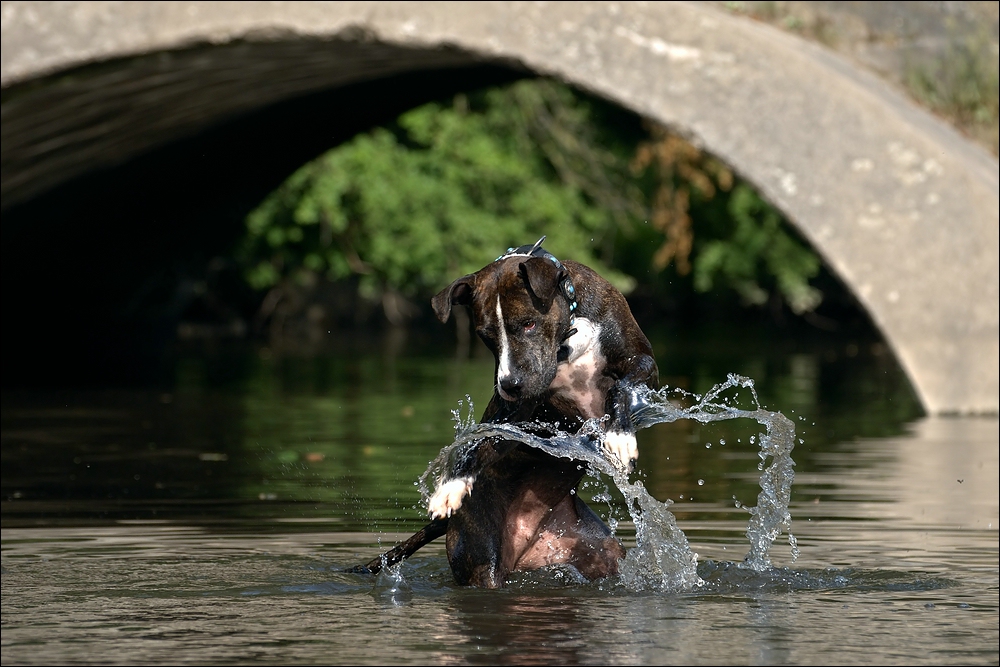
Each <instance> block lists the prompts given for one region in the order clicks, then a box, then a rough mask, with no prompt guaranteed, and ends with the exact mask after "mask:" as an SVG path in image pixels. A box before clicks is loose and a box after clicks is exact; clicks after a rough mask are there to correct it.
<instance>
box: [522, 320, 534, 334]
mask: <svg viewBox="0 0 1000 667" xmlns="http://www.w3.org/2000/svg"><path fill="white" fill-rule="evenodd" d="M534 328H535V323H534V322H525V323H524V330H525V332H528V331H533V330H534Z"/></svg>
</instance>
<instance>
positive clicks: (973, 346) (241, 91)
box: [0, 2, 1000, 413]
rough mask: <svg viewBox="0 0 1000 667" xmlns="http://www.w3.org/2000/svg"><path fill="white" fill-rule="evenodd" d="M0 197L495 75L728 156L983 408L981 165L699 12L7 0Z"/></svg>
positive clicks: (8, 202) (878, 85) (882, 95)
mask: <svg viewBox="0 0 1000 667" xmlns="http://www.w3.org/2000/svg"><path fill="white" fill-rule="evenodd" d="M2 12H3V14H2V16H3V23H2V67H0V71H2V86H3V102H2V196H3V207H4V208H5V209H6V208H9V207H10V206H12V205H16V204H18V203H21V202H24V201H28V200H30V199H32V198H34V197H37V196H39V195H41V194H43V193H44V192H46V191H47V190H49V189H51V188H53V187H55V186H57V185H59V184H60V183H63V182H65V181H67V180H69V179H72V178H74V177H77V176H79V175H81V174H84V173H86V172H88V171H90V170H95V169H99V168H103V167H106V166H109V165H113V164H119V163H122V162H125V161H127V160H129V159H131V158H133V157H136V156H138V155H140V154H142V153H144V152H146V151H149V150H151V149H153V148H156V147H157V146H161V145H164V144H166V143H169V142H171V141H174V140H178V139H181V138H184V137H186V136H190V135H192V134H194V133H196V132H198V131H200V130H202V129H204V128H205V127H207V126H209V125H213V124H218V123H220V122H225V121H226V119H230V118H235V117H238V116H239V115H240V114H243V113H246V112H248V111H252V110H254V109H258V108H262V107H264V106H266V105H269V104H273V103H276V102H281V101H283V100H287V99H290V98H294V97H296V96H300V95H305V94H309V93H314V92H317V91H321V90H327V89H331V88H337V87H341V86H345V85H348V84H354V83H358V82H363V81H368V80H374V79H378V78H382V77H387V76H391V75H395V74H400V73H405V72H411V71H418V70H435V69H446V68H468V67H471V66H478V65H483V64H499V65H502V66H505V67H509V68H512V69H514V70H519V71H525V72H534V73H539V74H543V75H549V76H554V77H558V78H560V79H562V80H565V81H567V82H569V83H571V84H573V85H575V86H578V87H580V88H582V89H585V90H588V91H590V92H592V93H595V94H597V95H600V96H602V97H605V98H607V99H609V100H612V101H614V102H616V103H618V104H620V105H622V106H623V107H626V108H629V109H631V110H633V111H635V112H637V113H639V114H642V115H644V116H647V117H650V118H653V119H655V120H657V121H659V122H661V123H664V124H666V125H668V126H670V127H672V128H674V129H676V130H678V131H680V132H681V133H683V134H684V135H685V136H687V137H689V138H690V139H691V140H692V141H694V142H695V143H696V144H698V145H700V146H702V147H704V148H705V149H706V150H708V151H710V152H712V153H713V154H715V155H717V156H718V157H720V158H721V159H723V160H725V161H726V162H727V163H729V164H730V165H732V166H733V167H734V168H735V169H736V170H737V171H738V172H739V173H740V174H741V175H742V176H743V177H745V178H746V179H747V180H749V181H750V182H752V183H754V184H755V185H756V186H757V187H758V188H759V190H760V191H761V192H762V193H763V194H764V195H765V196H766V197H768V198H769V199H770V200H771V201H772V202H773V203H774V204H775V205H777V206H778V207H779V208H780V209H781V210H782V211H783V212H784V213H785V214H786V215H787V217H788V218H789V219H790V220H791V221H792V222H793V223H794V224H795V225H797V227H798V228H799V230H800V231H801V233H802V234H803V236H804V237H805V238H806V239H808V240H809V241H810V242H811V243H812V244H813V246H814V247H815V248H816V249H817V250H818V251H819V252H820V253H821V254H822V256H823V258H824V259H825V261H826V262H827V264H828V265H829V266H830V267H831V268H832V270H833V271H834V272H835V273H836V274H837V275H838V276H839V277H840V278H841V279H842V280H843V281H844V283H845V284H846V285H847V286H848V288H849V289H851V290H852V291H853V293H854V294H855V296H856V297H857V298H858V300H859V301H860V302H861V304H862V305H863V306H864V307H865V308H866V309H867V311H868V312H869V314H870V315H871V317H872V319H873V321H874V322H875V323H876V325H877V326H878V327H879V328H880V329H881V331H882V332H883V334H884V335H885V337H886V339H887V341H888V342H889V344H890V345H891V346H892V348H893V350H894V352H895V353H896V355H897V357H898V359H899V360H900V362H901V363H902V365H903V367H904V368H905V370H906V371H907V373H908V375H909V377H910V379H911V381H912V383H913V385H914V387H915V389H916V391H917V393H918V395H919V397H920V398H921V400H922V402H923V405H924V407H925V408H926V409H927V410H928V411H929V412H931V413H949V412H952V413H996V412H997V411H998V409H1000V294H998V283H1000V270H998V264H1000V262H998V257H1000V235H998V230H1000V210H998V209H1000V205H998V201H1000V199H998V165H997V161H996V159H994V158H993V157H992V156H990V155H989V154H988V153H986V152H985V151H983V150H982V149H980V148H978V147H977V146H975V145H973V144H971V143H970V142H968V141H967V140H965V139H964V138H963V137H961V136H960V135H958V134H957V133H956V132H955V131H953V130H952V129H951V128H950V127H948V126H946V125H945V124H943V123H942V122H940V121H938V120H937V119H935V118H934V117H932V116H930V115H929V114H927V113H925V112H924V111H922V110H921V109H919V108H917V107H916V106H914V105H913V104H912V103H911V102H909V101H908V100H907V99H905V98H904V97H902V96H901V95H900V94H898V93H897V92H895V91H894V90H892V89H891V88H890V87H889V86H888V85H887V84H886V83H884V82H883V81H881V80H879V79H877V78H875V77H873V76H871V75H869V74H867V73H866V72H863V71H861V70H859V69H858V68H856V67H854V66H853V65H851V64H849V63H847V62H846V61H844V60H843V59H841V58H839V57H838V56H836V55H834V54H832V53H830V52H828V51H826V50H824V49H823V48H821V47H818V46H816V45H813V44H810V43H806V42H803V41H802V40H799V39H797V38H795V37H793V36H790V35H787V34H784V33H781V32H778V31H776V30H774V29H771V28H769V27H767V26H764V25H760V24H757V23H754V22H752V21H750V20H748V19H745V18H741V17H737V16H732V15H729V14H727V13H724V12H721V11H718V10H717V9H715V8H713V7H712V6H710V5H707V4H702V3H604V2H593V3H587V2H584V3H521V2H494V3H461V2H459V3H454V2H440V3H439V2H423V3H404V2H339V3H309V2H303V3H297V2H291V3H269V2H245V3H199V2H162V3H161V2H124V3H105V2H80V3H76V2H69V3H37V2H4V3H3V10H2Z"/></svg>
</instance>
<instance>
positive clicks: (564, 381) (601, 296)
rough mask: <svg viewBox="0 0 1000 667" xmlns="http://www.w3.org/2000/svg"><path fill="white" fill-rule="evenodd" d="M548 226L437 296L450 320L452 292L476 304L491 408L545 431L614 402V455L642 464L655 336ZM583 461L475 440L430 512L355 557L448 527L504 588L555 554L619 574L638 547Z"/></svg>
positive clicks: (382, 560) (374, 567)
mask: <svg viewBox="0 0 1000 667" xmlns="http://www.w3.org/2000/svg"><path fill="white" fill-rule="evenodd" d="M544 239H545V237H542V238H541V239H539V241H538V243H536V244H535V245H533V246H521V247H520V248H512V249H510V250H508V251H507V253H506V254H504V255H502V256H500V257H499V258H497V259H496V260H495V261H494V262H492V263H491V264H489V265H487V266H486V267H484V268H482V269H480V270H479V271H477V272H476V273H473V274H470V275H467V276H463V277H461V278H459V279H458V280H456V281H455V282H453V283H452V284H451V285H449V286H448V287H446V288H445V289H444V290H442V291H441V292H440V293H438V294H437V295H436V296H435V297H434V298H433V299H432V300H431V304H432V306H433V308H434V312H435V314H436V315H437V317H438V319H439V320H441V321H442V322H446V321H447V320H448V318H449V317H450V315H451V310H452V307H453V306H456V305H460V306H466V307H468V308H469V310H470V311H471V312H472V318H473V323H474V325H475V329H476V333H477V334H478V335H479V337H480V338H481V339H482V341H483V342H484V343H485V344H486V346H487V347H488V348H489V349H490V351H491V352H492V353H493V356H494V358H495V360H496V370H495V376H494V379H495V385H494V395H493V398H492V399H491V401H490V403H489V405H488V406H487V407H486V410H485V412H484V413H483V417H482V420H481V421H482V422H492V423H498V422H510V423H523V422H532V423H534V424H536V425H537V426H536V427H535V428H536V429H537V430H538V434H539V435H543V436H544V435H546V433H545V431H544V429H545V428H546V426H545V425H552V427H553V428H555V427H554V425H555V424H557V423H558V424H559V425H560V426H559V428H560V429H561V430H563V431H571V432H575V431H576V430H579V428H580V426H581V425H582V424H583V422H584V421H585V420H587V419H592V418H598V419H600V418H603V417H605V416H607V417H608V419H607V421H606V422H605V429H606V432H605V433H604V434H603V440H602V446H603V448H604V452H605V455H606V457H607V458H608V459H610V460H611V461H612V462H614V463H615V464H616V465H618V466H619V467H621V468H623V469H624V470H630V469H631V467H632V465H633V463H634V461H635V459H636V458H637V457H638V449H637V447H636V439H635V429H634V427H633V425H632V419H631V414H632V411H633V409H634V408H635V407H636V406H635V405H634V403H635V401H636V400H637V399H636V393H635V391H634V390H635V388H637V387H639V386H646V387H650V388H653V389H656V388H657V368H656V362H655V361H654V359H653V356H652V348H651V346H650V344H649V341H648V340H647V339H646V336H645V335H644V334H643V333H642V330H641V329H640V328H639V325H638V324H637V323H636V321H635V318H634V317H633V316H632V312H631V310H630V309H629V307H628V303H627V302H626V301H625V297H624V296H622V294H621V292H619V291H618V290H617V289H615V288H614V287H613V286H612V285H611V284H610V283H608V282H607V281H606V280H604V279H603V278H601V277H600V276H599V275H598V274H597V273H596V272H595V271H593V270H592V269H590V268H588V267H587V266H585V265H583V264H580V263H578V262H570V261H567V262H560V261H559V260H558V259H556V258H555V257H554V256H552V255H551V254H550V253H548V252H546V251H545V250H544V249H543V248H542V247H541V243H542V241H544ZM550 433H551V432H550ZM584 471H585V466H584V465H581V462H579V461H572V460H569V459H563V458H558V457H554V456H551V455H550V454H547V453H545V452H543V451H541V450H539V449H536V448H533V447H529V446H527V445H525V444H523V443H520V442H517V441H508V440H500V439H495V438H491V439H486V440H484V441H482V442H480V443H477V444H476V445H475V446H474V447H468V448H463V450H461V451H459V452H458V453H457V455H455V456H453V457H452V460H451V461H449V465H448V469H447V470H446V471H445V473H444V475H443V477H442V479H440V480H438V486H437V488H436V489H435V491H434V493H433V494H432V495H431V498H430V500H429V502H428V512H429V513H430V515H431V519H432V521H431V523H429V524H428V525H427V526H425V527H424V528H423V529H421V530H420V531H418V532H417V533H416V534H415V535H414V536H413V537H411V538H410V539H408V540H406V541H405V542H403V543H402V544H400V545H399V546H397V547H396V548H394V549H392V550H390V551H389V552H387V553H385V554H383V555H382V556H380V557H379V558H377V559H375V560H373V561H371V562H370V563H368V564H367V565H366V566H362V567H359V568H356V570H357V571H367V572H377V571H378V570H379V569H381V568H382V567H384V566H385V565H388V564H392V563H395V562H398V561H399V560H402V559H404V558H407V557H408V556H410V555H411V554H412V553H413V552H415V551H416V550H417V549H419V548H420V547H421V546H423V545H424V544H426V543H427V542H430V541H431V540H433V539H436V538H437V537H440V536H441V535H446V538H445V539H446V549H447V554H448V562H449V563H450V565H451V568H452V572H453V573H454V574H455V579H456V581H457V582H458V583H459V584H461V585H473V586H480V587H484V588H497V587H501V586H503V585H504V582H505V580H506V578H507V576H508V575H509V574H510V573H511V572H514V571H528V570H535V569H538V568H541V567H545V566H547V565H555V564H566V565H572V566H573V567H575V568H576V569H577V570H578V571H579V572H580V574H581V575H583V576H584V577H585V578H587V579H590V580H594V579H598V578H602V577H607V576H610V575H614V574H617V572H618V561H619V559H621V558H623V557H624V556H625V550H624V548H623V547H622V546H621V544H620V543H619V542H618V541H617V540H616V539H615V538H614V536H613V535H612V533H611V530H610V529H609V528H608V526H607V525H606V524H605V523H604V522H603V521H602V520H601V518H600V517H599V516H597V514H595V513H594V512H593V510H591V509H590V508H589V507H588V506H587V505H586V503H584V502H583V501H582V500H581V499H580V497H579V495H578V494H577V493H576V488H577V485H578V484H579V482H580V480H581V479H582V477H583V474H584Z"/></svg>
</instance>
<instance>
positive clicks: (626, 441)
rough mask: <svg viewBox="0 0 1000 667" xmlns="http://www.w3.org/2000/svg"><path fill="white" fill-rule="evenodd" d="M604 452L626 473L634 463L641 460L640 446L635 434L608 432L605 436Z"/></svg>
mask: <svg viewBox="0 0 1000 667" xmlns="http://www.w3.org/2000/svg"><path fill="white" fill-rule="evenodd" d="M604 452H605V453H606V454H607V456H608V458H610V459H611V461H612V462H613V463H615V465H617V466H618V467H619V468H621V469H622V470H625V471H626V472H628V471H630V470H631V469H632V464H633V462H634V461H635V460H636V459H637V458H639V445H638V444H637V443H636V441H635V434H634V433H619V432H617V431H608V432H607V433H606V434H605V435H604Z"/></svg>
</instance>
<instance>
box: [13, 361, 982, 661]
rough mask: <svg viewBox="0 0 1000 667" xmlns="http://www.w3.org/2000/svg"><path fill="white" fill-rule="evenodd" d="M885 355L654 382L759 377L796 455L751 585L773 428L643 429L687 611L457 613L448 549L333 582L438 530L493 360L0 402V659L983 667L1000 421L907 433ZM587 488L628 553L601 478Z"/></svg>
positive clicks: (260, 375) (277, 364) (226, 370)
mask: <svg viewBox="0 0 1000 667" xmlns="http://www.w3.org/2000/svg"><path fill="white" fill-rule="evenodd" d="M886 357H887V355H886V354H885V353H884V352H880V349H879V348H878V347H877V346H873V347H868V346H864V345H862V346H860V348H859V346H855V347H854V348H853V349H852V348H850V347H848V348H845V349H833V348H829V349H820V350H811V349H807V350H784V351H782V352H776V353H772V354H756V355H753V354H751V355H747V354H742V355H734V356H732V357H726V356H725V355H721V354H720V355H716V356H714V357H713V356H711V355H690V357H684V358H671V357H670V356H669V355H668V354H666V353H664V355H662V356H661V357H660V358H659V359H658V361H659V363H660V367H661V372H662V378H661V379H662V380H663V381H664V382H666V383H667V384H670V385H672V386H678V387H683V388H684V389H685V390H686V391H689V392H692V393H693V394H698V393H703V392H706V391H708V390H709V389H710V388H711V387H712V386H713V385H715V384H717V383H720V382H723V381H724V380H725V379H726V377H727V374H728V373H739V374H741V375H743V376H746V377H749V378H753V379H754V381H755V383H756V388H757V391H758V392H759V395H760V402H761V405H762V406H764V407H766V408H768V409H770V410H775V411H780V412H781V413H782V414H784V415H785V416H786V417H788V418H789V419H790V420H792V422H793V423H794V424H795V426H796V431H797V432H796V440H797V442H796V445H795V449H794V450H793V451H792V454H791V456H792V458H793V459H794V462H795V473H794V474H795V479H794V484H793V485H792V489H791V502H790V505H789V510H790V515H791V524H790V526H789V527H788V531H787V532H790V533H792V534H793V535H794V537H795V539H796V540H797V545H798V556H797V558H795V557H794V555H793V549H792V547H791V545H790V544H789V542H788V535H787V534H786V533H783V534H782V535H780V536H779V537H778V539H777V540H776V541H775V542H774V544H773V545H772V546H771V549H770V552H769V554H768V555H769V558H770V561H771V563H772V565H773V567H771V568H770V569H766V570H764V571H762V572H758V571H754V570H753V569H749V568H745V567H742V566H741V563H742V560H743V558H744V556H745V555H746V554H747V552H748V549H749V540H748V537H747V535H746V532H747V527H748V522H749V519H750V514H749V513H748V511H747V510H746V507H747V506H751V507H752V506H753V505H754V504H755V503H756V502H757V500H756V499H757V494H758V493H759V492H760V487H759V481H760V477H761V470H759V469H758V463H760V462H761V460H760V458H759V457H758V451H759V448H758V447H757V446H756V441H754V442H752V441H751V439H755V438H757V437H759V433H760V431H761V427H760V425H759V424H757V423H756V422H753V420H748V419H743V420H739V419H737V420H730V421H726V422H720V423H712V424H701V423H698V422H695V421H693V420H680V421H677V422H673V423H664V424H658V425H656V426H652V427H650V428H648V429H646V430H644V431H642V432H641V433H640V437H639V443H640V459H639V471H638V472H637V473H636V474H634V475H633V476H632V481H633V482H641V483H642V485H643V487H644V488H645V489H646V490H647V491H648V492H649V493H650V494H651V495H652V496H653V497H655V498H657V499H659V500H661V501H667V500H670V501H673V504H672V505H670V506H669V509H670V511H671V512H672V513H673V515H674V516H675V517H676V521H677V525H678V526H679V527H680V529H681V530H682V531H683V533H684V535H685V536H686V538H687V540H688V542H689V544H690V549H691V550H692V552H695V553H697V574H698V576H699V577H700V579H701V580H702V581H703V582H704V583H703V584H702V585H700V586H697V587H695V588H692V589H678V590H638V591H637V590H635V589H634V587H629V586H626V585H623V582H621V581H614V580H609V581H604V582H596V583H580V582H579V581H577V580H576V579H575V578H574V577H573V575H572V573H570V572H566V571H560V570H555V571H549V572H540V573H531V574H521V575H518V576H517V577H515V578H514V579H513V580H512V581H511V582H510V585H509V586H508V588H506V589H504V590H500V591H481V590H475V589H466V588H461V587H459V586H456V585H455V584H454V582H453V580H452V577H451V572H450V570H449V569H448V564H447V561H446V559H445V555H444V546H443V544H438V543H432V544H431V545H429V546H427V547H425V548H424V549H423V550H421V551H420V552H418V554H417V555H416V556H414V557H413V558H412V559H411V560H409V561H407V562H405V563H403V564H402V566H401V568H399V570H398V571H390V572H386V573H383V574H382V575H380V576H379V577H377V578H375V577H369V576H363V575H356V574H349V573H346V572H344V571H343V570H344V569H345V568H347V567H350V566H352V565H355V564H357V563H360V562H364V561H367V560H368V559H370V558H372V557H373V556H374V555H376V554H377V553H379V551H380V550H382V549H384V548H387V547H389V546H392V545H394V544H395V543H396V541H398V540H400V539H402V538H405V537H407V536H408V535H409V534H410V533H411V532H412V531H413V530H415V529H416V528H419V527H420V526H421V525H423V515H422V512H421V509H420V507H419V503H420V493H419V489H418V487H417V486H416V485H415V483H416V482H417V481H418V479H419V478H420V476H421V474H422V473H424V471H425V470H426V469H427V466H428V463H429V462H430V461H431V460H433V459H434V457H435V456H436V455H437V454H438V452H439V451H440V450H441V448H442V447H444V446H445V445H447V444H449V443H450V442H451V440H452V438H453V436H454V422H453V420H452V414H451V412H452V410H454V409H455V408H456V407H457V402H458V400H460V399H462V398H463V397H464V396H465V394H471V395H472V396H473V399H474V401H475V403H476V405H477V406H483V407H484V406H485V405H486V400H487V398H488V390H489V381H490V374H491V373H492V360H490V359H481V358H474V359H472V360H468V361H462V362H457V361H456V360H455V359H453V358H451V357H449V356H444V357H441V356H420V355H408V354H402V353H401V354H395V355H394V354H385V353H380V354H369V353H358V354H353V355H346V356H336V355H335V356H328V357H321V358H311V359H302V360H298V361H296V360H294V359H287V358H286V359H284V360H278V358H277V357H268V355H266V354H265V355H260V354H254V355H252V356H251V357H249V359H250V361H249V362H248V361H247V360H246V359H245V358H241V359H242V361H241V362H240V363H238V364H233V363H231V361H232V360H229V361H225V360H220V359H218V358H216V357H213V356H211V355H208V356H206V355H200V356H189V357H185V358H182V359H181V360H180V361H178V363H177V365H176V368H175V370H174V372H173V375H172V378H171V380H170V381H169V382H167V383H163V384H162V385H158V386H156V387H155V388H142V389H134V388H132V389H114V390H109V389H101V390H66V391H53V390H45V391H34V392H29V391H5V392H4V393H3V413H2V418H3V429H2V438H3V443H2V444H3V462H2V463H3V465H2V495H3V504H2V508H3V531H2V532H3V535H2V659H3V664H4V665H8V664H53V663H79V662H99V663H128V664H136V663H161V664H162V663H185V662H197V663H210V662H226V663H234V662H235V663H250V662H260V663H269V664H273V663H340V664H373V665H374V664H432V663H448V664H456V663H457V664H466V663H472V664H478V663H483V664H497V663H512V664H573V663H583V664H704V663H734V664H751V663H752V664H789V663H793V664H850V663H857V664H935V665H937V664H997V663H998V660H1000V651H998V641H1000V638H998V621H1000V604H998V580H1000V575H998V532H997V526H998V514H1000V510H998V445H1000V433H998V422H997V420H996V419H995V418H925V417H921V416H920V414H919V409H918V408H917V407H916V404H915V402H914V400H913V397H912V394H911V393H910V392H909V389H908V387H907V386H906V383H905V382H904V381H903V380H902V378H901V376H900V374H899V371H898V369H897V368H896V367H895V366H894V365H893V363H892V362H891V359H887V358H886ZM691 359H697V361H696V362H695V361H691ZM234 367H235V368H237V369H238V370H236V371H234V370H232V369H233V368H234ZM479 409H481V408H479ZM581 492H582V493H583V494H584V496H585V497H586V498H588V500H589V502H590V503H591V505H592V506H593V507H594V508H595V509H596V510H597V511H598V512H599V513H600V514H602V516H604V517H605V518H606V519H608V520H609V521H612V522H618V533H619V535H620V537H622V539H623V541H624V542H625V544H626V546H628V547H634V546H635V544H636V536H635V527H634V524H633V523H632V521H631V516H630V514H629V512H628V511H627V509H626V508H625V506H624V500H623V498H622V496H621V494H620V493H619V492H618V490H617V488H616V487H615V485H614V484H613V483H612V482H611V480H610V479H609V478H608V477H607V475H602V476H598V477H588V478H586V481H585V484H584V488H583V489H582V491H581Z"/></svg>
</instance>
